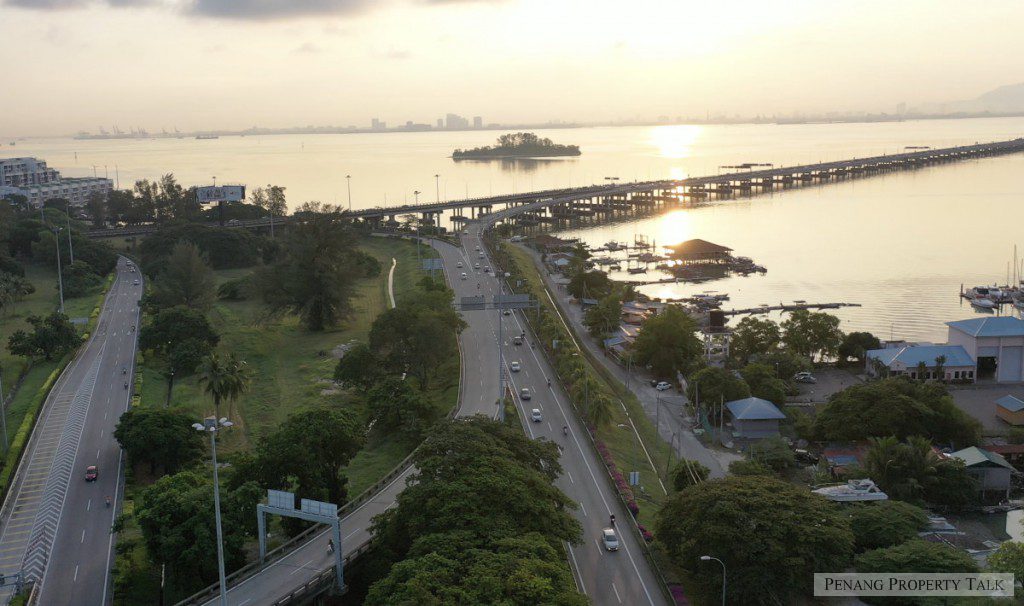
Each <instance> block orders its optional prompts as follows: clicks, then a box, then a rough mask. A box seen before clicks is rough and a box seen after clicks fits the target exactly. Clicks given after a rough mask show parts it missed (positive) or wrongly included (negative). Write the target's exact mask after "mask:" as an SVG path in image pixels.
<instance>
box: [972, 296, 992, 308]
mask: <svg viewBox="0 0 1024 606" xmlns="http://www.w3.org/2000/svg"><path fill="white" fill-rule="evenodd" d="M971 305H973V306H974V307H977V308H978V309H995V308H996V304H995V303H993V302H992V299H987V298H985V297H975V298H973V299H971Z"/></svg>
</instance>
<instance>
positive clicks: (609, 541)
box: [601, 528, 619, 551]
mask: <svg viewBox="0 0 1024 606" xmlns="http://www.w3.org/2000/svg"><path fill="white" fill-rule="evenodd" d="M601 542H602V543H604V548H605V549H607V550H608V551H618V550H619V536H618V535H617V534H615V529H614V528H605V529H604V530H602V531H601Z"/></svg>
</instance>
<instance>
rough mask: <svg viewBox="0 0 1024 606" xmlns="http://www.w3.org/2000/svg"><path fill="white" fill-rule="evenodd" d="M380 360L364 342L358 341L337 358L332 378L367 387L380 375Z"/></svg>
mask: <svg viewBox="0 0 1024 606" xmlns="http://www.w3.org/2000/svg"><path fill="white" fill-rule="evenodd" d="M380 365H381V361H380V359H378V358H377V356H376V355H374V353H373V351H372V350H371V349H370V346H369V345H367V344H366V343H358V344H356V345H354V346H352V347H351V348H349V350H348V351H346V352H345V355H344V356H342V357H341V359H340V360H338V365H337V366H336V367H335V368H334V380H335V381H340V382H341V383H343V384H344V385H348V386H351V387H359V388H361V389H364V390H365V389H369V388H370V387H371V386H372V385H373V384H374V383H376V382H377V379H379V378H380V375H381V372H382V371H381V366H380Z"/></svg>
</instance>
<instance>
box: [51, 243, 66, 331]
mask: <svg viewBox="0 0 1024 606" xmlns="http://www.w3.org/2000/svg"><path fill="white" fill-rule="evenodd" d="M53 242H54V244H56V245H57V286H58V288H59V290H60V313H64V277H63V270H61V267H60V228H59V227H54V228H53Z"/></svg>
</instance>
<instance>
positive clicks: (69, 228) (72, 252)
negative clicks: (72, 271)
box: [64, 200, 75, 264]
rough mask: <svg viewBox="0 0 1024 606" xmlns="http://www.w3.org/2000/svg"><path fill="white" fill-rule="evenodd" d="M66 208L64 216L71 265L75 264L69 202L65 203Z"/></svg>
mask: <svg viewBox="0 0 1024 606" xmlns="http://www.w3.org/2000/svg"><path fill="white" fill-rule="evenodd" d="M67 203H68V206H67V210H65V211H64V212H65V214H67V216H68V253H70V255H71V263H72V264H74V262H75V247H74V246H73V245H72V244H71V200H68V201H67Z"/></svg>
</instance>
